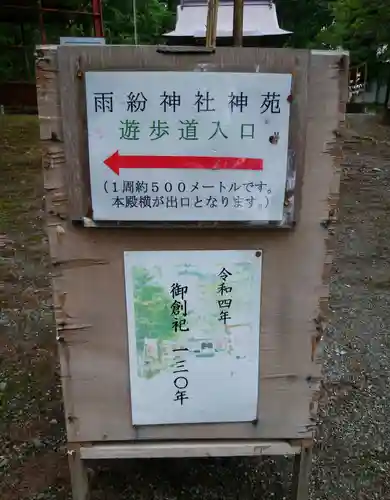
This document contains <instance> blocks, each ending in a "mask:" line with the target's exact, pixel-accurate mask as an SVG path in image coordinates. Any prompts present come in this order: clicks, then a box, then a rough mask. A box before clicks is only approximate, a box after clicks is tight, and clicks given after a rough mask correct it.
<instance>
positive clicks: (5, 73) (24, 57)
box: [0, 0, 176, 81]
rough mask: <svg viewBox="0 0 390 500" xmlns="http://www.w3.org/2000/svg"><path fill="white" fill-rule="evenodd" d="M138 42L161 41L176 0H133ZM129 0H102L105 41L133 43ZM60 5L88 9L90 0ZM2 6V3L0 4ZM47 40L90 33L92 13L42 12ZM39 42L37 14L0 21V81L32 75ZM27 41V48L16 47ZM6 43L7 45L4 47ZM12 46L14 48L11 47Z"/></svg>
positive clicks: (63, 0)
mask: <svg viewBox="0 0 390 500" xmlns="http://www.w3.org/2000/svg"><path fill="white" fill-rule="evenodd" d="M0 3H1V2H0ZM136 4H137V32H138V43H141V44H154V43H159V42H161V35H162V34H163V33H164V32H166V31H168V30H170V28H171V27H172V26H173V24H174V15H173V14H174V10H175V8H176V0H170V1H168V2H164V1H163V0H136ZM132 6H133V2H132V0H103V19H104V25H105V36H106V39H107V43H114V44H134V43H135V39H134V15H133V7H132ZM61 8H62V9H69V10H73V11H76V10H79V11H89V12H90V11H91V0H61ZM0 9H1V6H0ZM44 22H45V32H46V38H47V42H48V43H54V44H56V43H58V42H59V38H60V36H93V35H94V33H93V26H92V17H90V16H85V15H84V16H83V15H77V14H74V15H70V14H69V15H68V16H64V15H63V14H62V15H61V16H58V15H57V14H55V13H50V15H49V14H46V15H45V16H44ZM39 43H41V37H40V31H39V23H38V16H37V17H36V19H35V20H32V21H30V22H28V23H27V22H26V23H24V25H23V32H22V29H21V26H20V24H19V21H16V22H15V23H1V24H0V47H1V48H0V81H1V80H3V81H4V80H8V81H9V80H26V79H27V80H29V79H33V78H34V55H33V54H34V47H35V45H37V44H39ZM21 45H26V46H27V50H23V49H21V48H15V46H21ZM7 47H9V48H7ZM11 47H13V48H11Z"/></svg>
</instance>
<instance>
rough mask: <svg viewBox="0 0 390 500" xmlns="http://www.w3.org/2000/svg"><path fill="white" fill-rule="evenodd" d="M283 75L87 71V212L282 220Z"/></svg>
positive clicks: (286, 96) (286, 87)
mask: <svg viewBox="0 0 390 500" xmlns="http://www.w3.org/2000/svg"><path fill="white" fill-rule="evenodd" d="M291 82H292V77H291V75H289V74H261V73H225V74H224V73H211V72H210V73H209V72H205V73H194V72H158V73H157V72H123V73H122V72H121V74H120V78H118V73H117V72H87V73H86V94H87V118H88V141H89V160H90V175H91V194H92V208H93V217H94V218H95V219H97V220H134V221H136V220H145V221H147V220H160V221H175V220H188V221H198V220H205V221H207V220H209V221H215V220H219V221H223V220H225V221H230V220H232V221H251V220H253V221H263V220H264V221H266V220H282V216H283V203H284V196H285V184H286V169H287V153H288V135H289V117H290V100H291V99H290V95H291Z"/></svg>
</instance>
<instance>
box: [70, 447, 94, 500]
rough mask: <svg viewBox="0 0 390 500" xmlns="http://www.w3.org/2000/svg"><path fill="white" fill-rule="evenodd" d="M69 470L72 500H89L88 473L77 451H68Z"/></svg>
mask: <svg viewBox="0 0 390 500" xmlns="http://www.w3.org/2000/svg"><path fill="white" fill-rule="evenodd" d="M68 457H69V470H70V480H71V483H72V494H73V500H89V499H90V492H89V484H88V472H87V468H86V466H85V461H83V460H82V459H81V457H80V451H79V450H69V451H68Z"/></svg>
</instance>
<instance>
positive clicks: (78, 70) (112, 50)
mask: <svg viewBox="0 0 390 500" xmlns="http://www.w3.org/2000/svg"><path fill="white" fill-rule="evenodd" d="M171 49H172V48H171ZM58 59H59V62H58V66H59V71H60V97H61V102H62V114H63V125H64V126H63V129H64V143H65V151H66V159H67V169H66V170H67V173H66V175H67V184H68V196H69V202H70V205H69V216H70V218H71V219H73V220H80V219H82V218H83V217H85V216H87V215H88V213H89V212H90V210H91V208H90V207H91V201H90V187H89V165H88V155H87V152H88V147H87V141H88V135H87V117H86V107H85V83H84V79H83V75H84V73H85V71H93V70H100V71H101V70H110V71H222V72H224V71H225V72H268V73H292V74H293V88H292V96H293V101H292V104H291V119H290V122H291V124H294V126H290V137H289V147H290V148H291V149H292V150H293V151H294V152H295V155H296V163H297V189H296V196H295V206H296V208H297V211H298V212H299V206H300V201H299V199H300V182H301V178H302V173H301V172H302V167H303V162H304V149H305V135H306V119H305V113H306V102H307V75H308V64H309V59H310V53H309V51H306V50H290V49H260V48H237V47H236V48H231V47H221V48H218V50H217V51H215V52H214V53H208V54H204V53H203V54H202V53H200V54H191V55H188V54H180V53H176V54H162V53H159V52H157V51H156V48H155V47H150V46H144V47H128V46H127V47H126V46H116V47H113V46H104V47H99V46H95V47H82V48H80V47H78V48H77V47H71V46H61V47H59V48H58Z"/></svg>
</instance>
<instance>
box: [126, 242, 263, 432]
mask: <svg viewBox="0 0 390 500" xmlns="http://www.w3.org/2000/svg"><path fill="white" fill-rule="evenodd" d="M124 258H125V280H126V301H127V315H128V334H129V356H130V382H131V408H132V420H133V424H134V425H159V424H184V423H188V424H189V423H202V422H203V423H207V422H210V423H211V422H214V423H215V422H248V421H249V422H250V421H253V420H255V419H256V418H257V406H258V405H257V402H258V379H259V336H260V286H261V252H260V251H258V252H255V251H254V250H248V251H246V250H245V251H230V250H229V251H203V250H201V251H170V252H169V251H168V252H125V256H124Z"/></svg>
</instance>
